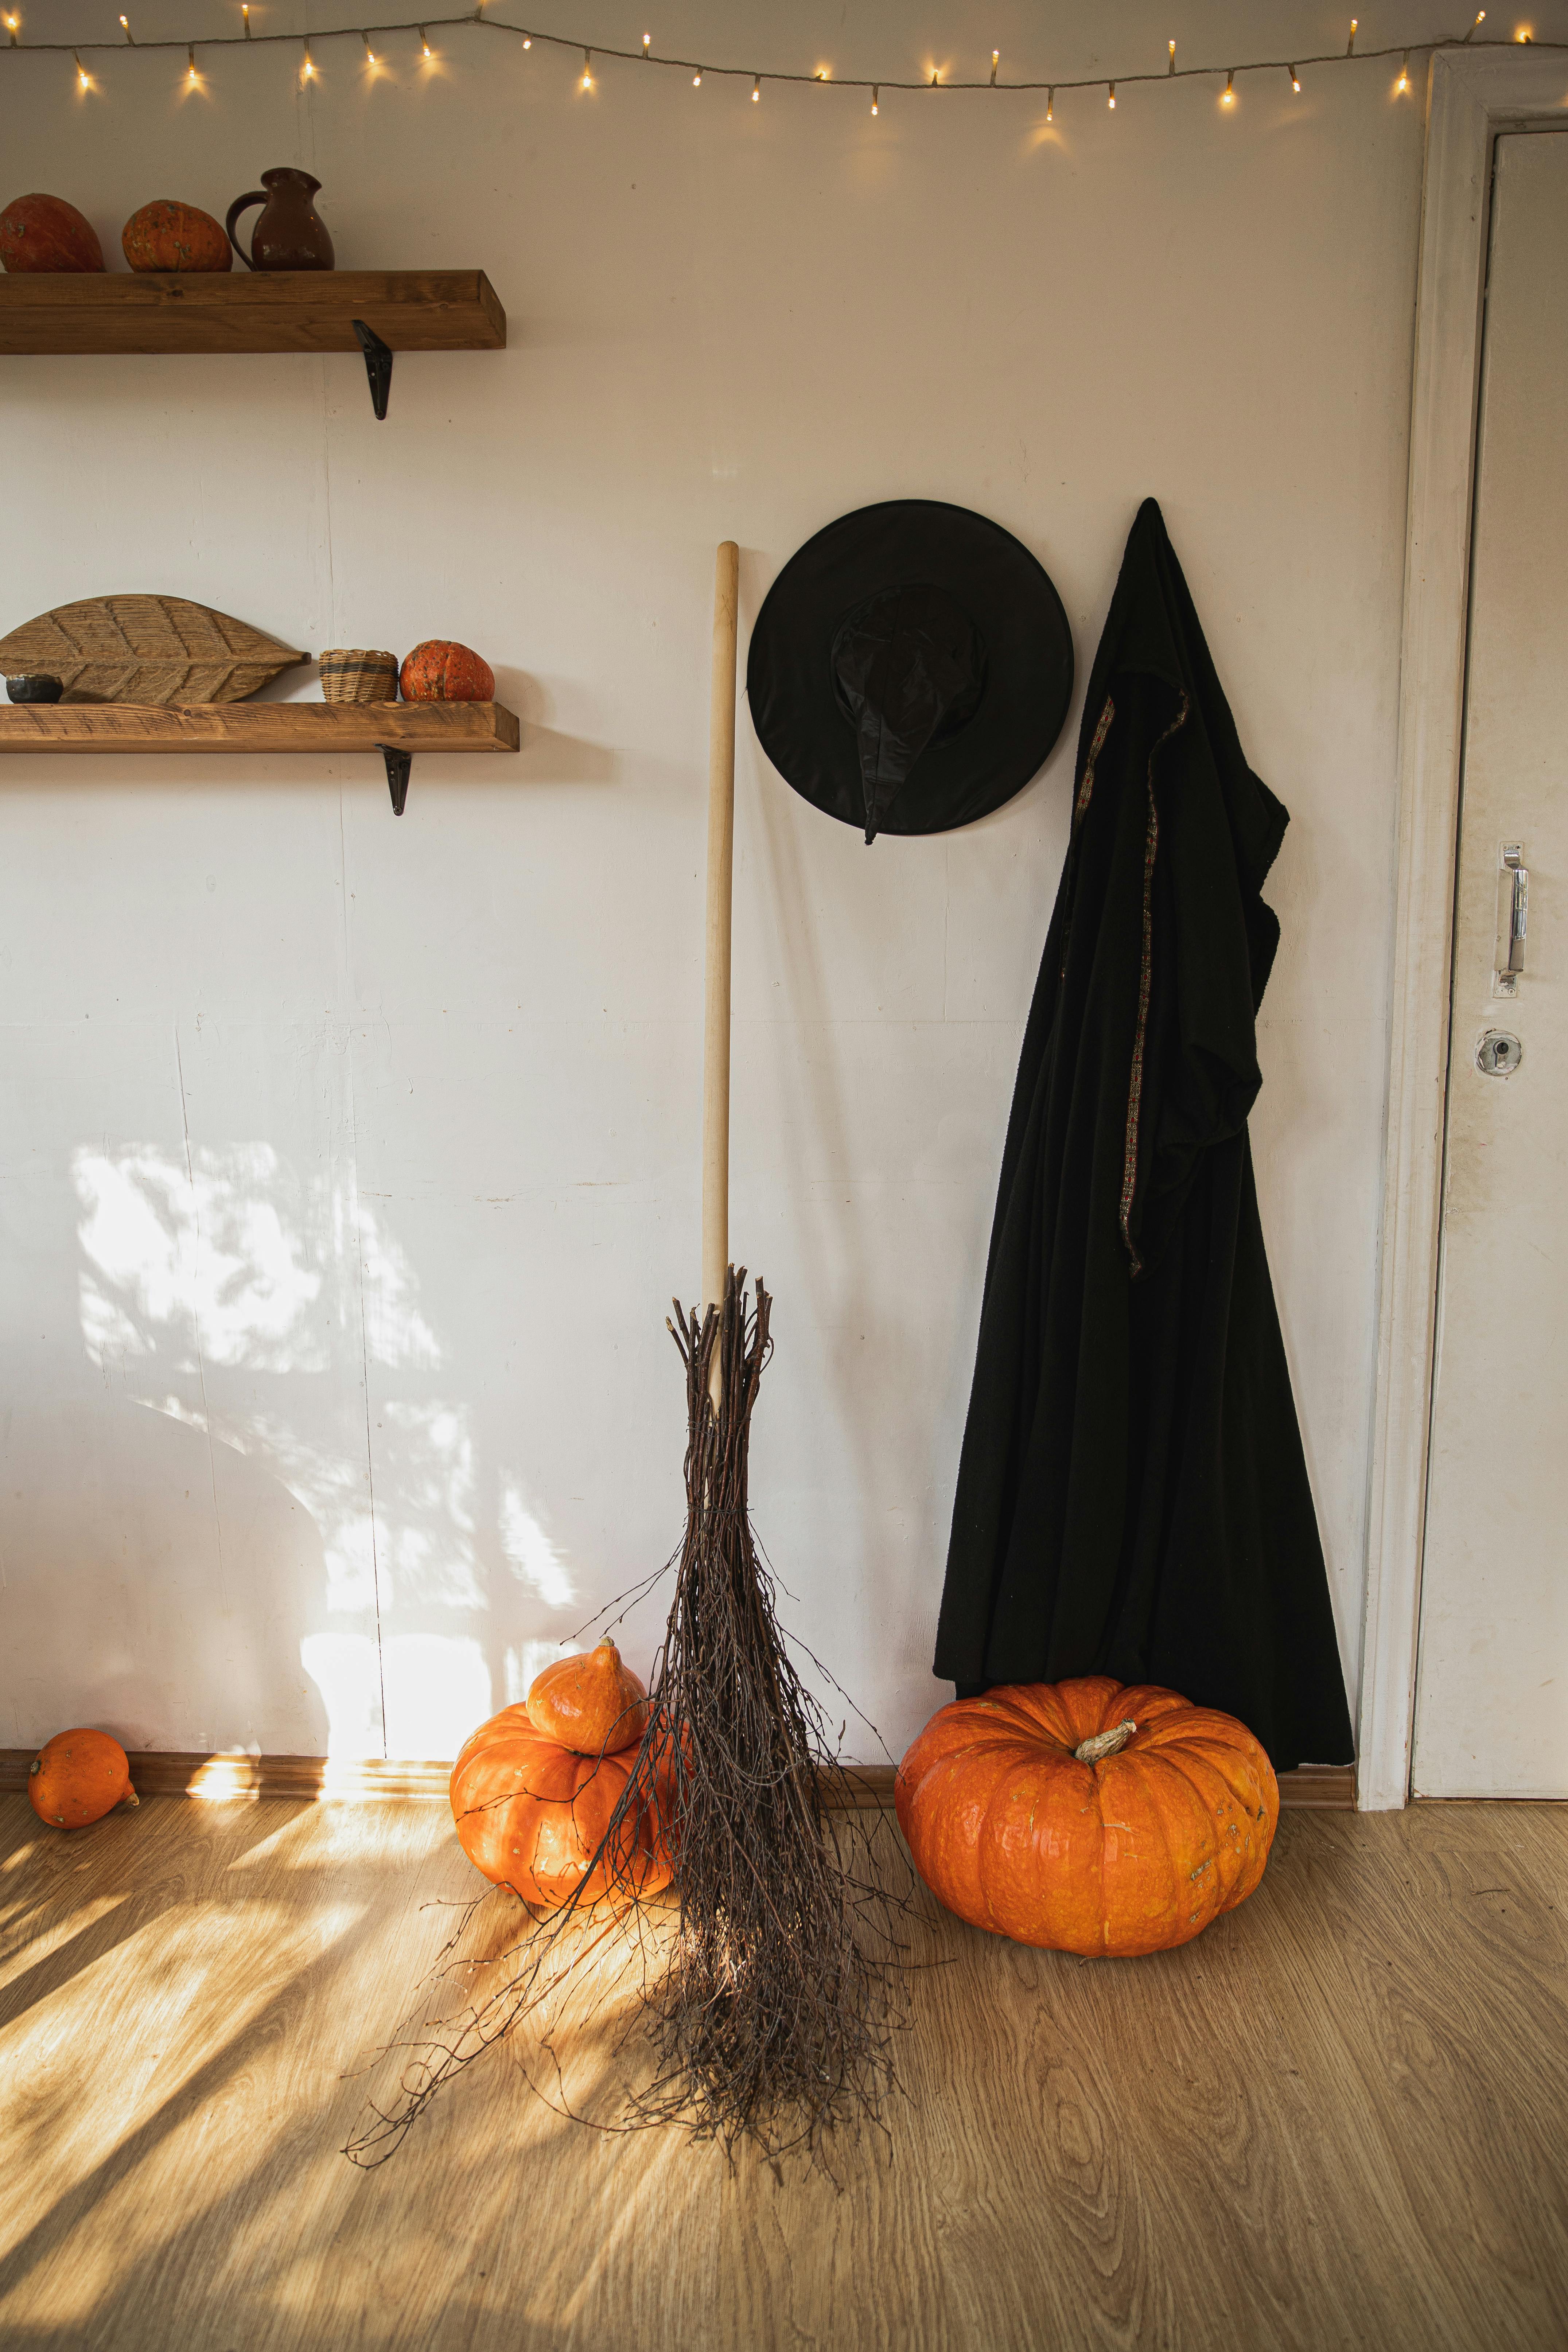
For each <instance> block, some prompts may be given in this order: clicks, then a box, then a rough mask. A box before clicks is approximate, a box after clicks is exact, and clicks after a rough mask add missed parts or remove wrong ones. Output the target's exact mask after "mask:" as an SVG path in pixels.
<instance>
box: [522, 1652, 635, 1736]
mask: <svg viewBox="0 0 1568 2352" xmlns="http://www.w3.org/2000/svg"><path fill="white" fill-rule="evenodd" d="M528 1712H529V1715H530V1716H531V1718H532V1720H533V1723H534V1725H535V1727H537V1728H538V1729H539V1730H540V1731H542V1732H543V1734H544V1736H545V1738H547V1739H558V1740H559V1741H560V1743H561V1745H562V1747H563V1748H574V1749H575V1750H576V1752H577V1754H578V1755H579V1756H614V1755H616V1753H617V1752H618V1750H619V1749H621V1748H635V1747H636V1746H637V1742H638V1740H639V1739H640V1738H642V1736H643V1733H644V1732H645V1731H646V1730H647V1718H648V1703H647V1685H646V1684H644V1683H643V1682H642V1680H641V1679H640V1677H639V1676H638V1675H634V1674H633V1672H632V1670H631V1668H630V1666H628V1665H626V1664H624V1663H623V1662H622V1658H621V1654H620V1652H619V1650H617V1649H616V1645H615V1643H613V1642H612V1641H611V1639H610V1637H609V1635H608V1634H607V1633H606V1634H605V1638H604V1640H603V1641H602V1642H601V1643H599V1644H598V1646H597V1648H595V1649H592V1650H582V1651H579V1652H578V1653H577V1654H575V1655H574V1656H573V1657H570V1658H558V1659H557V1660H556V1662H555V1664H553V1665H551V1666H546V1667H545V1669H544V1671H543V1673H542V1674H541V1675H535V1676H534V1678H533V1681H532V1683H531V1685H529V1693H528Z"/></svg>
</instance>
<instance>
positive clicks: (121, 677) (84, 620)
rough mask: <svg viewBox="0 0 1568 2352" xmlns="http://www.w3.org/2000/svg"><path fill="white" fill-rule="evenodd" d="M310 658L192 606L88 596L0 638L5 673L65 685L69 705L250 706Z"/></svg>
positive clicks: (171, 600) (179, 599)
mask: <svg viewBox="0 0 1568 2352" xmlns="http://www.w3.org/2000/svg"><path fill="white" fill-rule="evenodd" d="M309 660H310V655H309V654H301V653H296V652H294V651H293V649H292V648H291V647H290V646H286V645H284V644H282V643H281V642H280V640H279V638H277V637H269V636H268V635H267V633H266V631H265V630H264V629H253V628H252V627H251V626H250V624H249V623H248V622H247V621H237V620H235V619H234V618H233V617H232V615H230V614H227V613H215V612H213V611H212V610H211V608H210V607H209V606H207V605H205V604H191V603H189V602H188V601H187V599H186V598H184V596H139V595H131V596H85V597H83V598H82V600H81V601H80V603H79V604H58V605H57V606H56V608H55V610H54V611H53V612H52V613H40V614H38V617H37V620H36V621H25V622H24V623H23V624H22V626H21V627H20V628H19V629H13V630H12V631H11V633H10V635H9V636H6V637H0V673H3V674H4V675H5V676H6V677H16V676H17V675H18V674H19V673H24V672H26V671H33V672H35V673H36V672H38V671H43V672H45V673H46V674H47V675H48V676H49V677H58V679H59V680H60V682H61V684H62V685H63V686H64V688H65V694H64V697H63V699H64V700H65V701H67V702H152V703H167V702H243V701H244V699H245V698H246V696H247V695H249V694H255V693H256V692H257V691H258V689H259V688H261V687H264V686H266V685H267V684H268V682H269V680H271V679H272V678H275V677H278V676H279V674H280V673H281V672H282V671H283V670H286V669H291V668H292V667H294V665H295V664H296V663H298V662H304V661H309Z"/></svg>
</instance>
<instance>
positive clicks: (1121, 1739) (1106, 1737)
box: [1073, 1716, 1138, 1764]
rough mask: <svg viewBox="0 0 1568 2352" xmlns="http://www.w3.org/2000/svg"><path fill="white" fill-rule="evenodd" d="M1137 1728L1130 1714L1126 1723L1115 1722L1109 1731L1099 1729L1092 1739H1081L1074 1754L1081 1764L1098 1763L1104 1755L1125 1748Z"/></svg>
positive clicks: (1112, 1754)
mask: <svg viewBox="0 0 1568 2352" xmlns="http://www.w3.org/2000/svg"><path fill="white" fill-rule="evenodd" d="M1137 1728H1138V1726H1137V1725H1136V1724H1135V1723H1134V1722H1133V1720H1132V1718H1131V1716H1129V1717H1128V1718H1127V1720H1126V1722H1125V1723H1118V1724H1115V1725H1113V1726H1112V1727H1111V1728H1110V1730H1109V1731H1097V1732H1096V1733H1095V1735H1094V1738H1092V1739H1080V1740H1079V1744H1078V1746H1077V1747H1076V1748H1074V1749H1073V1754H1074V1755H1075V1756H1076V1757H1077V1758H1078V1760H1079V1763H1080V1764H1098V1763H1099V1762H1100V1758H1101V1757H1102V1756H1114V1755H1116V1754H1117V1753H1118V1752H1119V1751H1120V1750H1121V1748H1125V1747H1126V1745H1127V1743H1128V1741H1129V1740H1130V1739H1131V1737H1132V1735H1133V1733H1134V1732H1135V1731H1136V1730H1137Z"/></svg>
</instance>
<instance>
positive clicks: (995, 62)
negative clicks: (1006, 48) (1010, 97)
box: [991, 49, 1002, 89]
mask: <svg viewBox="0 0 1568 2352" xmlns="http://www.w3.org/2000/svg"><path fill="white" fill-rule="evenodd" d="M1001 62H1002V52H1001V50H1000V49H993V50H992V52H991V87H992V89H995V87H996V68H997V67H998V66H999V65H1000V64H1001Z"/></svg>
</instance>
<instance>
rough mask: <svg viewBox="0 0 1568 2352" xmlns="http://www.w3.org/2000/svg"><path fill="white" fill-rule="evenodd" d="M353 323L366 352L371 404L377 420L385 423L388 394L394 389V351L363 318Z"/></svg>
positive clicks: (365, 359)
mask: <svg viewBox="0 0 1568 2352" xmlns="http://www.w3.org/2000/svg"><path fill="white" fill-rule="evenodd" d="M352 323H353V331H354V333H355V334H356V335H357V336H358V337H359V347H360V349H361V351H362V352H363V353H364V372H365V373H366V375H367V376H368V377H369V378H370V404H371V406H372V407H373V408H374V411H375V414H376V420H377V422H378V423H384V421H385V418H386V403H387V396H388V394H390V392H391V390H392V352H391V351H390V349H389V348H388V346H387V345H386V344H385V343H384V342H383V341H382V340H381V337H380V336H379V335H378V334H377V333H376V331H375V329H374V327H367V326H366V325H365V322H364V320H363V319H355V320H353V322H352Z"/></svg>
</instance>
